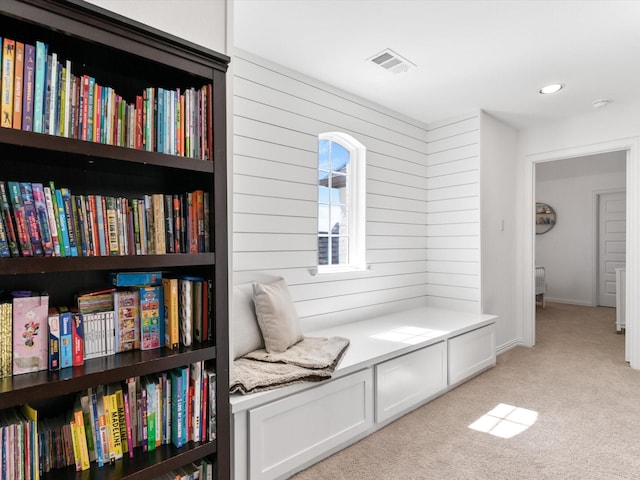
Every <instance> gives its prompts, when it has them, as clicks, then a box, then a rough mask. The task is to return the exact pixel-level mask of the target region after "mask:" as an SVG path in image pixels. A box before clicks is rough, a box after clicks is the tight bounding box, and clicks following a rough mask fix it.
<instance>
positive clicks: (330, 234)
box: [318, 132, 366, 273]
mask: <svg viewBox="0 0 640 480" xmlns="http://www.w3.org/2000/svg"><path fill="white" fill-rule="evenodd" d="M365 166H366V149H365V147H364V146H363V145H362V144H361V143H360V142H358V141H357V140H356V139H355V138H353V137H351V136H350V135H347V134H344V133H339V132H329V133H322V134H320V135H319V142H318V272H319V273H322V272H331V271H341V270H360V269H364V268H366V263H365V261H366V260H365V211H366V205H365V199H366V195H365V188H366V176H365V175H366V169H365Z"/></svg>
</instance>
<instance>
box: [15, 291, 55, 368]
mask: <svg viewBox="0 0 640 480" xmlns="http://www.w3.org/2000/svg"><path fill="white" fill-rule="evenodd" d="M13 295H14V297H13V374H14V375H18V374H21V373H30V372H37V371H39V370H47V368H48V366H49V362H48V334H47V330H48V317H49V296H48V295H46V294H34V293H31V292H14V293H13ZM17 295H19V296H17Z"/></svg>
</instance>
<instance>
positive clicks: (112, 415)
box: [105, 384, 123, 460]
mask: <svg viewBox="0 0 640 480" xmlns="http://www.w3.org/2000/svg"><path fill="white" fill-rule="evenodd" d="M117 388H119V386H118V387H116V386H115V385H112V384H110V385H107V391H106V392H105V402H108V404H109V423H110V425H111V435H112V437H113V453H114V457H115V459H116V460H119V459H121V458H122V454H123V451H122V436H121V433H120V413H119V412H118V397H117V395H116V390H117ZM105 410H106V409H105ZM110 446H111V444H110Z"/></svg>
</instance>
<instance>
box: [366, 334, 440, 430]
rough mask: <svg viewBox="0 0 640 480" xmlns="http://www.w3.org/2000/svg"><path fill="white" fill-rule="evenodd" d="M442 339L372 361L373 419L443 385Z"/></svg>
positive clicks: (400, 409)
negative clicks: (418, 348) (373, 369)
mask: <svg viewBox="0 0 640 480" xmlns="http://www.w3.org/2000/svg"><path fill="white" fill-rule="evenodd" d="M446 362H447V347H446V343H445V342H439V343H436V344H435V345H430V346H428V347H425V348H421V349H420V350H416V351H415V352H411V353H408V354H406V355H402V356H401V357H397V358H394V359H392V360H389V361H386V362H384V363H381V364H380V365H376V422H377V423H380V422H382V421H384V420H386V419H388V418H390V417H392V416H394V415H396V414H398V413H400V412H403V411H405V410H408V409H409V408H411V407H413V406H415V405H417V404H419V403H420V402H422V401H424V400H427V399H429V398H430V397H433V396H434V395H436V394H437V393H439V392H441V391H443V390H444V389H445V388H447V363H446Z"/></svg>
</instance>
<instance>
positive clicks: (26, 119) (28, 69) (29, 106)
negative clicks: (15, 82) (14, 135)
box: [22, 44, 36, 132]
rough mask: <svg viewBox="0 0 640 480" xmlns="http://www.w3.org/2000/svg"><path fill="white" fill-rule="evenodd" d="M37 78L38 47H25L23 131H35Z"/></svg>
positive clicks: (27, 45)
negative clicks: (34, 114)
mask: <svg viewBox="0 0 640 480" xmlns="http://www.w3.org/2000/svg"><path fill="white" fill-rule="evenodd" d="M35 77H36V47H35V46H34V45H29V44H25V46H24V73H23V80H22V81H23V83H24V91H23V93H22V129H23V130H26V131H28V132H31V131H33V107H34V93H35V91H34V87H35Z"/></svg>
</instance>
